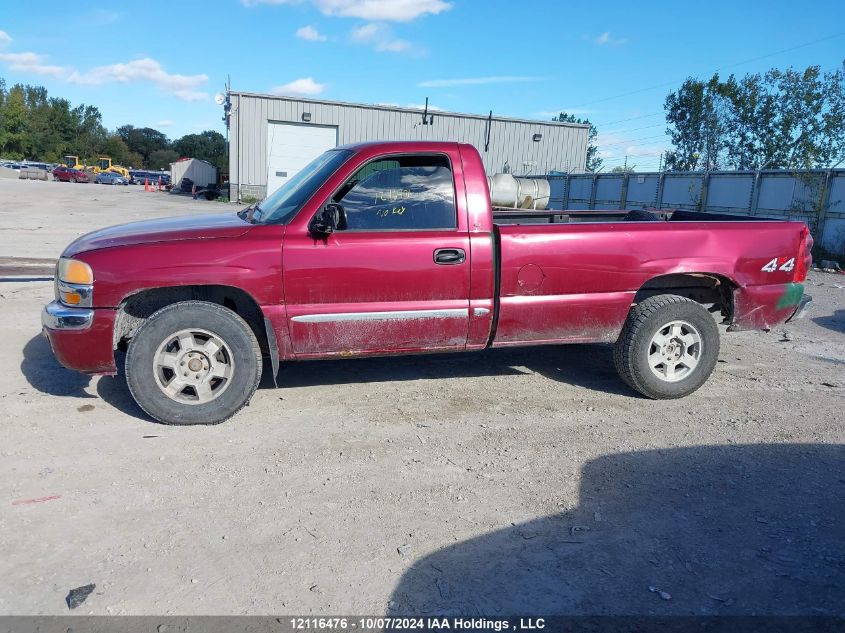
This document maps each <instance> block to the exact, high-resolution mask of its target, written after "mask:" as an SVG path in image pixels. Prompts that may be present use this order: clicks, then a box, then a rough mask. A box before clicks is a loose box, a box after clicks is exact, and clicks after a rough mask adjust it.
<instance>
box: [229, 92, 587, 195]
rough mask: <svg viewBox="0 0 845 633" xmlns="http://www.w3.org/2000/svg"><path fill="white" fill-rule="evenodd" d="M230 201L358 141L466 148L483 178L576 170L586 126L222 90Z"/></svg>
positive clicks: (582, 158)
mask: <svg viewBox="0 0 845 633" xmlns="http://www.w3.org/2000/svg"><path fill="white" fill-rule="evenodd" d="M229 99H230V108H229V182H230V185H231V199H232V200H233V201H234V200H240V199H242V198H244V197H247V196H251V197H255V198H259V199H260V198H263V197H264V196H265V195H267V193H268V192H269V193H272V192H273V191H274V190H275V189H277V188H278V187H279V186H281V185H282V184H283V183H284V182H285V181H286V180H287V179H289V178H291V177H293V176H294V175H295V174H296V173H297V172H298V171H299V170H300V169H301V168H302V167H304V166H305V165H306V164H308V163H309V162H310V161H311V160H312V159H313V158H315V157H316V156H317V155H319V154H321V153H322V152H324V151H325V150H327V149H330V148H332V147H336V146H338V145H346V144H349V143H358V142H362V141H379V140H381V141H402V140H432V141H456V142H462V143H471V144H472V145H474V146H475V147H476V148H477V149H478V151H479V152H480V153H481V156H482V158H483V160H484V166H485V168H486V169H487V172H488V174H491V175H492V174H494V173H500V172H510V173H513V174H515V175H525V174H546V173H549V172H551V171H561V172H569V173H581V172H583V171H584V166H585V163H586V160H587V134H588V126H586V125H581V124H576V123H558V122H552V121H529V120H523V119H512V118H504V117H495V116H483V115H475V114H457V113H454V112H443V111H440V110H429V111H428V114H427V115H426V117H425V121H426V122H425V123H423V120H424V119H423V114H424V111H423V110H421V109H414V108H399V107H393V106H386V105H364V104H359V103H342V102H338V101H322V100H315V99H302V98H294V97H277V96H273V95H261V94H251V93H245V92H230V93H229Z"/></svg>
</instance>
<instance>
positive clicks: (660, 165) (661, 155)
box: [657, 152, 663, 171]
mask: <svg viewBox="0 0 845 633" xmlns="http://www.w3.org/2000/svg"><path fill="white" fill-rule="evenodd" d="M657 171H663V152H660V159H659V160H658V162H657Z"/></svg>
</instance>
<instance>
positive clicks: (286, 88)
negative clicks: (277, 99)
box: [270, 77, 326, 96]
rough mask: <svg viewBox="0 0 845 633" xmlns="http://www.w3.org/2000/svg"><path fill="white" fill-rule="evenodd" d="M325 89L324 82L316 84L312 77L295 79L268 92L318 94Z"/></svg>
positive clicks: (278, 93) (275, 93)
mask: <svg viewBox="0 0 845 633" xmlns="http://www.w3.org/2000/svg"><path fill="white" fill-rule="evenodd" d="M325 89H326V84H318V83H317V82H316V81H314V79H313V78H312V77H303V78H302V79H295V80H293V81H291V82H289V83H286V84H283V85H281V86H276V87H275V88H273V89H271V90H270V92H271V93H273V94H274V95H305V96H309V95H318V94H320V93H321V92H323V91H324V90H325Z"/></svg>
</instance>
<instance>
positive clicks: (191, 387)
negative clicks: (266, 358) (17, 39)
mask: <svg viewBox="0 0 845 633" xmlns="http://www.w3.org/2000/svg"><path fill="white" fill-rule="evenodd" d="M260 379H261V350H260V349H259V347H258V341H257V340H256V338H255V334H254V333H253V332H252V330H251V329H250V327H249V325H247V323H246V322H245V321H244V320H243V319H242V318H241V317H240V316H238V315H237V314H235V313H234V312H232V311H231V310H229V309H227V308H224V307H223V306H220V305H217V304H215V303H208V302H205V301H181V302H179V303H174V304H171V305H169V306H167V307H164V308H162V309H161V310H159V311H158V312H156V313H155V314H153V315H152V316H151V317H150V318H149V319H147V321H146V322H145V323H144V324H143V325H142V326H141V327H140V329H139V330H138V332H137V333H136V334H135V336H134V337H133V338H132V341H131V343H130V345H129V350H128V352H127V354H126V382H127V384H128V385H129V391H130V392H131V393H132V397H133V398H135V402H137V403H138V406H140V407H141V408H142V409H143V410H144V411H146V412H147V413H148V414H149V415H151V416H152V417H154V418H155V419H156V420H158V421H160V422H164V423H165V424H176V425H189V424H219V423H220V422H223V421H224V420H227V419H228V418H230V417H232V416H233V415H235V413H237V412H238V411H240V410H241V409H242V408H243V407H244V406H246V405H247V404H248V402H249V399H250V398H251V397H252V395H253V394H254V393H255V390H256V388H257V387H258V382H259V380H260Z"/></svg>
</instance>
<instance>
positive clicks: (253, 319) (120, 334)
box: [114, 286, 270, 355]
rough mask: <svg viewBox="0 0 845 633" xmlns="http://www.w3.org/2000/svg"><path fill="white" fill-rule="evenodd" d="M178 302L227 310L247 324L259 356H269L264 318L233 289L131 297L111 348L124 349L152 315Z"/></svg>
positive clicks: (178, 289) (180, 289) (184, 289)
mask: <svg viewBox="0 0 845 633" xmlns="http://www.w3.org/2000/svg"><path fill="white" fill-rule="evenodd" d="M179 301H208V302H209V303H216V304H218V305H221V306H223V307H225V308H228V309H229V310H231V311H232V312H234V313H235V314H237V315H238V316H240V317H241V318H242V319H243V320H244V321H246V322H247V324H249V327H250V329H252V331H253V333H254V334H255V338H256V339H257V340H258V344H259V346H260V347H261V352H262V354H265V355H267V354H269V353H270V350H269V346H268V343H267V332H266V330H265V327H264V314H263V313H262V312H261V308H260V307H258V303H256V301H255V299H253V298H252V296H250V294H249V293H247V292H245V291H243V290H241V289H240V288H235V287H233V286H172V287H166V288H151V289H149V290H142V291H141V292H138V293H136V294H134V295H130V296H129V297H127V298H126V299H124V300H123V302H122V303H121V304H120V307H119V308H118V312H117V319H116V320H115V325H114V346H115V348H116V349H125V348H126V345H127V343H128V342H129V340H130V339H131V338H132V337H133V336H134V335H135V332H137V331H138V328H140V327H141V325H142V324H143V323H144V321H146V320H147V319H148V318H149V317H150V316H151V315H152V314H153V313H155V312H156V311H158V310H160V309H161V308H163V307H165V306H168V305H171V304H173V303H178V302H179Z"/></svg>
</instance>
